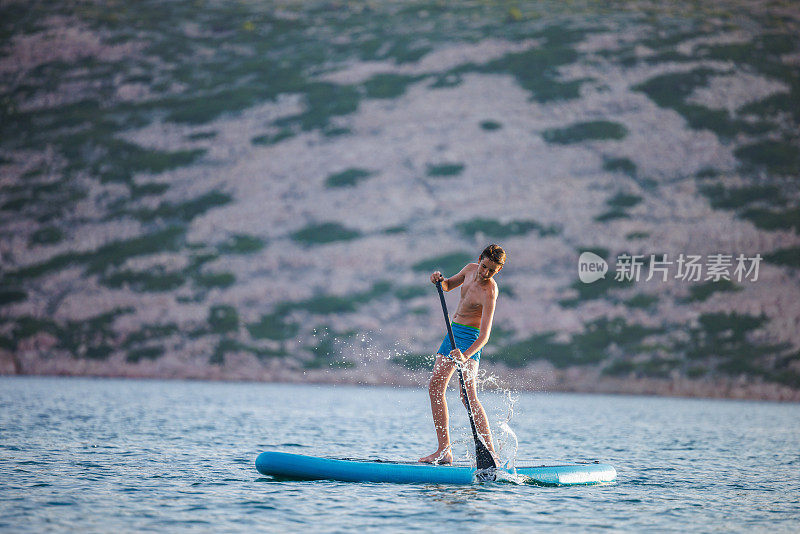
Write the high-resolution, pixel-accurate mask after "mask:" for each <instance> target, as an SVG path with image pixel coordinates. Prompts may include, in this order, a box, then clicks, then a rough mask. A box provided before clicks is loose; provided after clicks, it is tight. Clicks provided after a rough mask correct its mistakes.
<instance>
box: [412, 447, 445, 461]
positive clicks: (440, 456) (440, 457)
mask: <svg viewBox="0 0 800 534" xmlns="http://www.w3.org/2000/svg"><path fill="white" fill-rule="evenodd" d="M419 461H420V462H422V463H424V464H434V465H450V464H452V463H453V453H452V452H451V451H450V447H447V448H446V449H445V450H443V451H436V452H434V453H433V454H431V455H430V456H426V457H424V458H420V459H419Z"/></svg>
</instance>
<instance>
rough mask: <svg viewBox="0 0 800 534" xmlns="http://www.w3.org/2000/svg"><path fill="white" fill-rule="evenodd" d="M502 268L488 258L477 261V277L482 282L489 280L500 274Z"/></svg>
mask: <svg viewBox="0 0 800 534" xmlns="http://www.w3.org/2000/svg"><path fill="white" fill-rule="evenodd" d="M502 268H503V266H502V265H501V264H499V263H497V262H495V261H492V260H490V259H489V258H479V259H478V276H479V277H480V278H481V279H483V280H490V279H491V278H492V277H493V276H494V275H496V274H497V273H499V272H500V270H501V269H502Z"/></svg>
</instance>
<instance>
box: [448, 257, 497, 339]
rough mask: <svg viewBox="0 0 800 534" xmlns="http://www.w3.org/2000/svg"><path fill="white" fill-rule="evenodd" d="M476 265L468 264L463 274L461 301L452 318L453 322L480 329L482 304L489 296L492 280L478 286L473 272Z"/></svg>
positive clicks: (475, 269) (478, 283) (476, 267)
mask: <svg viewBox="0 0 800 534" xmlns="http://www.w3.org/2000/svg"><path fill="white" fill-rule="evenodd" d="M477 269H478V265H477V264H475V263H471V264H469V267H468V269H467V272H466V273H464V274H465V276H464V283H463V284H461V300H460V301H459V302H458V309H457V310H456V313H455V315H454V316H453V321H455V322H457V323H461V324H464V325H467V326H473V327H475V328H480V326H481V315H482V314H483V303H484V302H486V298H487V296H488V295H491V291H492V286H493V285H494V283H495V282H494V280H489V283H486V284H480V282H479V281H478V280H476V279H475V272H476V271H477Z"/></svg>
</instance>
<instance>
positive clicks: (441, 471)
mask: <svg viewBox="0 0 800 534" xmlns="http://www.w3.org/2000/svg"><path fill="white" fill-rule="evenodd" d="M256 469H258V471H259V472H260V473H261V474H263V475H269V476H275V477H280V478H288V479H299V480H341V481H345V482H394V483H399V484H473V483H475V482H477V481H478V480H479V479H481V478H482V476H481V475H482V473H479V472H477V471H476V469H475V468H474V467H470V466H467V465H452V466H451V465H430V464H421V463H395V462H382V461H370V460H350V459H347V460H339V459H332V458H319V457H316V456H305V455H302V454H290V453H285V452H273V451H267V452H262V453H261V454H259V455H258V457H257V458H256ZM498 473H499V474H500V475H501V476H498V478H503V477H502V475H503V474H508V475H511V474H512V473H511V472H510V471H509V470H506V469H502V468H501V469H498ZM516 474H517V476H518V477H521V478H522V480H523V481H524V482H527V483H533V484H542V485H547V486H572V485H578V484H582V485H585V484H600V483H603V482H613V481H614V480H616V478H617V470H616V469H614V468H613V467H612V466H610V465H608V464H601V463H596V462H595V463H563V464H558V465H539V466H533V467H517V469H516Z"/></svg>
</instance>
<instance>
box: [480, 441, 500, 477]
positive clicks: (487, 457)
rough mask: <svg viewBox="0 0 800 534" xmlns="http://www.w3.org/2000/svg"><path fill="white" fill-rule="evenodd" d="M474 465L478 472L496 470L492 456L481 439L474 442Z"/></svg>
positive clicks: (495, 463)
mask: <svg viewBox="0 0 800 534" xmlns="http://www.w3.org/2000/svg"><path fill="white" fill-rule="evenodd" d="M475 465H476V467H477V468H478V470H479V471H480V470H482V469H497V462H496V461H495V459H494V455H493V454H492V452H491V451H490V450H489V449H488V447H486V444H485V443H484V442H483V440H482V439H476V440H475Z"/></svg>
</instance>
